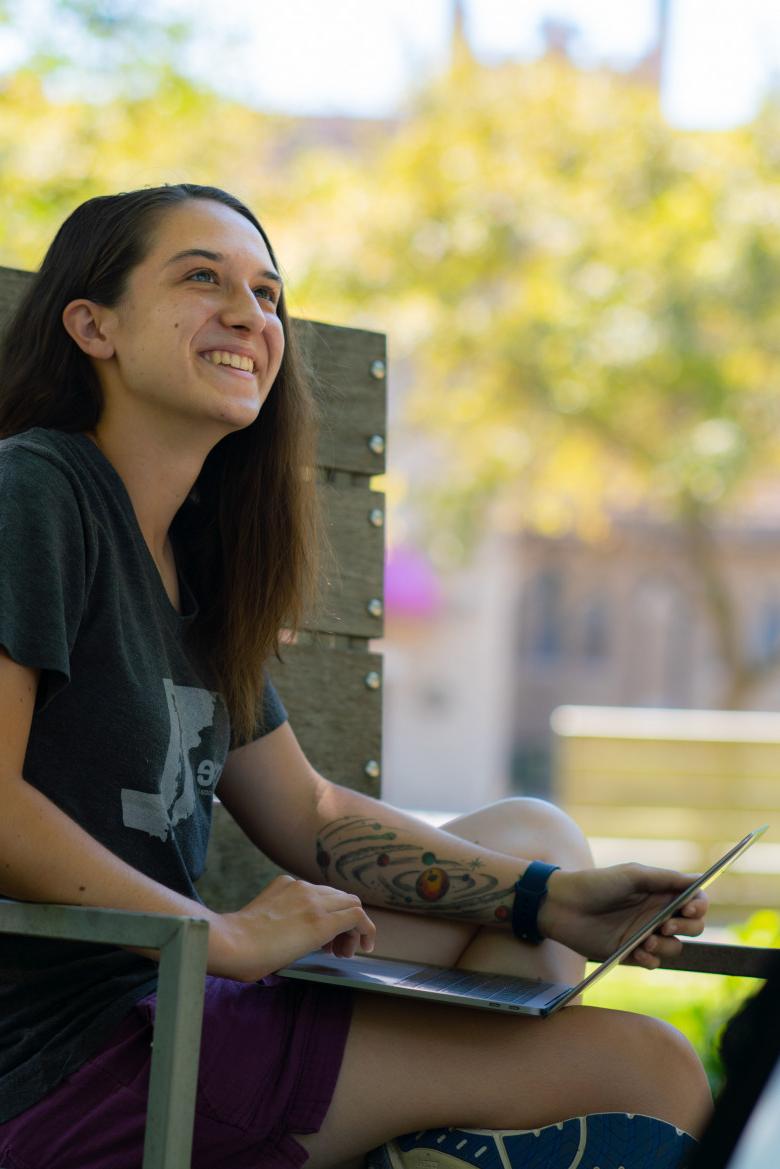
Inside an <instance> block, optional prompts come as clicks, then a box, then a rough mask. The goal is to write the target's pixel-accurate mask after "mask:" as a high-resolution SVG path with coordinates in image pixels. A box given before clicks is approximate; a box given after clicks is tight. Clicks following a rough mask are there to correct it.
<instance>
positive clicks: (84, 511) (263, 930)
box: [0, 185, 709, 1169]
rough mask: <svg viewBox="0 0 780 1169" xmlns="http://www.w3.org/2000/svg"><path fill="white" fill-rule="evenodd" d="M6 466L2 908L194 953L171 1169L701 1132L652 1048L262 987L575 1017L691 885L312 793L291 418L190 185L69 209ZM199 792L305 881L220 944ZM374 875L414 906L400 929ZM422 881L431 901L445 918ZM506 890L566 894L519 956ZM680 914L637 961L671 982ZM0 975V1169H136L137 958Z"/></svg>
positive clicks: (217, 225) (141, 1087)
mask: <svg viewBox="0 0 780 1169" xmlns="http://www.w3.org/2000/svg"><path fill="white" fill-rule="evenodd" d="M0 438H2V441H0V785H2V801H3V816H2V817H1V818H0V895H3V896H6V897H11V898H18V899H21V900H26V901H44V902H46V901H50V902H52V901H53V902H60V903H64V904H73V905H98V906H113V907H117V908H121V909H129V910H143V911H156V912H162V913H174V914H192V913H197V914H205V915H206V916H207V917H208V919H209V923H210V931H209V972H210V976H209V980H208V987H207V998H206V1008H205V1017H204V1029H203V1045H202V1055H201V1065H200V1087H199V1098H198V1106H197V1119H196V1126H195V1148H194V1154H193V1162H192V1163H193V1166H194V1167H195V1169H218V1167H220V1166H225V1167H227V1166H229V1167H230V1169H249V1167H250V1166H251V1167H254V1169H260V1167H262V1169H289V1167H292V1166H299V1165H301V1164H303V1163H304V1161H307V1157H308V1162H307V1163H308V1164H309V1165H310V1166H312V1167H314V1169H324V1167H325V1166H328V1165H332V1164H334V1163H336V1162H338V1161H341V1160H343V1159H344V1158H347V1157H355V1156H358V1155H362V1154H363V1153H364V1152H365V1151H366V1150H368V1149H370V1148H372V1147H374V1146H377V1145H380V1144H381V1143H382V1142H385V1141H389V1140H391V1138H393V1137H394V1136H396V1135H397V1134H399V1133H404V1132H408V1131H410V1130H419V1129H423V1128H425V1127H426V1126H431V1125H473V1126H476V1127H478V1128H479V1127H481V1128H484V1129H528V1128H539V1127H541V1126H547V1125H553V1124H555V1123H556V1122H559V1121H562V1120H564V1119H565V1118H567V1117H573V1116H578V1115H580V1114H586V1113H599V1114H603V1113H619V1112H622V1113H626V1112H627V1113H641V1114H646V1115H649V1116H652V1117H657V1118H660V1120H662V1121H665V1122H668V1124H669V1125H675V1126H677V1127H678V1128H680V1129H683V1130H685V1131H687V1132H691V1133H696V1132H697V1131H698V1129H699V1126H700V1125H701V1123H702V1120H703V1118H704V1116H705V1114H706V1112H707V1108H708V1099H709V1098H708V1092H707V1088H706V1083H705V1080H704V1077H703V1074H702V1071H701V1068H700V1066H699V1064H698V1062H697V1060H696V1058H695V1056H694V1055H693V1053H692V1051H691V1050H690V1048H689V1047H688V1045H687V1044H686V1042H685V1041H684V1040H683V1039H682V1037H681V1036H680V1035H678V1034H677V1033H676V1032H674V1031H672V1030H670V1029H668V1028H666V1027H665V1026H662V1025H661V1024H659V1023H658V1022H656V1021H654V1020H650V1019H645V1018H642V1017H638V1016H629V1015H625V1014H622V1013H620V1012H613V1011H601V1010H595V1009H589V1008H585V1007H582V1006H574V1007H570V1008H568V1009H566V1010H564V1011H561V1012H560V1013H558V1014H557V1015H555V1016H553V1017H551V1018H549V1019H547V1020H545V1021H537V1020H516V1019H506V1018H505V1017H501V1018H497V1017H494V1016H485V1015H484V1014H483V1013H479V1012H470V1011H468V1010H460V1009H457V1008H451V1007H444V1006H442V1007H436V1008H429V1007H426V1006H422V1007H421V1006H420V1005H419V1004H418V1003H415V1002H409V1001H406V1000H393V999H389V998H385V997H382V996H373V997H372V996H363V995H360V994H356V995H352V994H351V993H350V992H347V991H343V990H326V989H323V988H320V987H312V986H311V985H310V984H301V983H293V982H290V981H286V980H283V979H279V978H276V977H274V971H276V970H278V969H280V968H281V967H283V966H284V965H285V964H287V963H289V962H290V961H291V960H292V959H294V958H296V957H298V956H300V955H302V954H305V953H307V952H309V951H311V950H313V949H316V948H318V947H326V948H330V949H332V950H334V951H335V952H336V953H339V954H342V955H346V956H351V955H353V954H354V953H355V951H356V949H357V948H358V947H362V948H363V949H366V950H371V949H372V948H373V947H374V946H375V947H376V950H377V952H381V953H383V954H394V955H398V956H407V955H409V956H411V955H413V956H415V957H419V958H421V959H428V960H432V961H435V962H439V963H442V964H453V965H454V964H460V965H461V966H464V967H473V968H482V969H492V970H495V971H516V972H518V973H525V974H528V973H529V972H530V973H532V974H538V975H542V976H546V977H550V976H552V977H554V978H558V979H565V980H567V981H572V980H576V979H578V978H579V977H580V974H581V970H582V962H583V959H582V957H581V955H588V956H590V957H596V958H598V957H601V956H604V955H606V954H607V953H609V952H610V951H611V950H612V949H613V948H614V947H615V946H616V944H617V943H618V941H619V940H620V939H621V938H622V937H626V936H628V932H629V931H630V930H632V928H633V927H634V926H635V925H636V923H637V922H638V921H639V920H640V919H641V918H643V917H644V916H645V915H646V914H647V912H648V910H649V909H651V908H652V907H654V906H656V905H658V904H660V903H661V902H663V901H664V900H665V899H667V898H668V896H669V895H670V894H672V893H674V892H677V891H678V890H679V889H681V888H683V887H684V885H685V878H684V877H682V876H680V875H679V874H676V873H672V872H667V871H663V870H657V869H648V868H644V867H641V866H636V865H625V866H618V867H616V868H611V869H604V870H594V869H593V868H592V865H591V862H590V857H589V853H588V849H587V846H586V844H585V841H584V840H583V838H582V836H581V835H580V833H579V832H578V830H577V829H576V828H575V827H574V825H573V824H572V823H571V822H570V821H569V820H568V819H567V818H566V817H564V816H563V815H562V814H561V813H560V812H558V811H556V810H555V809H554V808H552V807H551V806H548V805H545V804H543V803H540V802H538V801H525V800H517V801H506V802H504V803H502V804H500V805H497V806H494V807H492V808H488V809H485V810H484V811H482V812H478V813H475V814H473V815H468V816H463V817H460V818H459V819H458V820H455V821H453V822H452V823H451V824H450V825H448V828H447V831H446V832H444V831H437V830H435V829H433V828H430V827H427V826H426V825H424V824H422V823H419V822H417V821H416V820H414V819H413V818H411V817H409V816H407V815H404V814H402V813H401V812H399V811H396V810H394V809H392V808H389V807H386V806H385V805H382V804H379V803H378V802H376V801H374V800H371V799H369V798H368V797H366V796H363V795H360V794H357V793H355V792H352V791H347V790H344V789H342V788H339V787H336V786H333V785H331V784H330V783H328V781H327V780H326V779H324V778H323V777H321V776H319V775H317V774H316V773H315V772H314V771H313V769H312V768H311V766H310V765H309V763H308V762H307V760H306V759H305V758H304V756H303V754H302V753H301V750H300V748H299V747H298V745H297V743H296V740H295V737H294V734H293V731H292V730H291V728H290V726H289V725H288V723H287V721H286V718H285V714H284V711H283V709H282V707H281V704H280V702H279V700H278V698H277V696H276V695H275V693H274V690H273V687H272V686H271V685H270V683H267V682H266V683H264V675H263V667H264V662H265V661H266V659H267V658H268V656H269V654H270V653H272V652H273V651H274V649H275V648H276V647H277V638H278V633H279V630H280V628H281V627H282V626H283V625H284V624H290V623H293V624H294V623H295V621H296V620H297V618H298V617H299V616H300V614H301V611H302V606H303V604H304V600H305V597H306V588H307V582H308V581H309V580H310V579H311V577H312V573H313V568H314V566H313V563H312V557H311V549H312V548H313V547H314V540H313V533H314V517H315V507H314V501H313V492H314V486H313V477H312V475H311V473H310V472H311V467H312V465H313V445H312V422H311V405H310V401H309V397H308V394H307V391H306V387H305V384H304V380H303V378H302V376H301V373H300V371H299V365H298V362H297V360H296V355H295V351H294V345H293V338H292V335H291V333H290V330H289V327H288V318H287V314H286V309H285V300H284V292H283V289H282V283H281V280H280V277H279V272H278V265H277V263H276V260H275V257H274V254H273V251H272V249H271V246H270V244H269V242H268V239H267V237H266V235H265V233H264V232H263V230H262V228H261V227H260V225H259V223H258V222H257V220H256V219H255V217H254V216H253V215H252V214H251V212H250V211H249V210H247V208H246V207H245V206H243V204H241V203H240V202H238V200H236V199H234V198H233V197H232V196H230V195H227V194H226V193H225V192H223V191H220V190H217V189H213V188H208V187H196V186H191V185H180V186H170V187H163V188H157V189H149V190H143V191H136V192H132V193H129V194H124V195H117V196H111V197H105V198H98V199H92V200H90V201H89V202H87V203H85V204H84V205H83V206H81V207H80V208H78V209H77V210H76V211H75V212H74V213H73V215H72V216H71V217H70V218H69V219H68V220H67V222H66V223H65V224H64V225H63V227H62V228H61V230H60V232H59V233H58V235H57V237H56V239H55V240H54V242H53V244H52V246H51V248H50V250H49V252H48V254H47V256H46V258H45V260H44V263H43V266H42V268H41V270H40V273H39V274H38V275H37V277H36V278H35V280H34V281H33V283H32V285H31V288H30V290H29V293H28V295H27V296H26V297H25V299H24V302H23V303H22V305H21V306H20V308H19V311H18V312H17V314H16V316H15V319H14V321H13V323H12V324H11V326H10V328H9V330H8V341H7V346H6V350H5V355H4V360H3V367H2V376H0ZM217 782H218V783H219V788H218V790H219V795H220V799H221V800H222V801H223V803H224V804H225V805H226V806H227V808H228V809H229V811H230V812H231V813H232V815H233V816H234V817H235V818H236V820H237V821H238V822H239V823H240V824H241V825H242V827H243V828H244V829H245V830H246V832H247V833H248V834H249V836H250V837H251V838H252V839H253V840H254V841H255V842H256V843H257V844H258V845H259V846H260V847H261V848H263V849H264V850H265V851H266V852H268V853H269V854H270V855H272V856H273V857H274V858H275V859H276V860H277V861H278V862H279V863H280V864H281V865H282V866H284V867H285V868H286V869H287V870H289V871H290V872H292V873H295V874H297V877H296V878H293V877H290V876H283V877H279V878H278V879H277V880H275V881H274V882H273V883H272V884H271V885H270V886H268V888H266V889H265V890H263V891H262V892H261V893H260V894H259V895H258V896H257V897H256V898H255V899H254V900H253V901H251V902H250V903H249V904H248V905H246V906H245V907H244V908H243V909H241V910H240V911H238V912H235V913H226V914H221V915H220V914H217V913H213V912H210V911H209V910H207V909H204V908H203V906H202V905H201V904H199V902H198V900H197V895H196V893H195V890H194V885H193V881H194V880H195V879H196V878H197V877H198V875H199V873H200V871H201V869H202V866H203V861H204V854H205V849H206V844H207V839H208V832H209V822H210V807H211V800H212V796H213V792H214V788H215V786H216V785H217ZM356 834H358V835H360V836H361V837H363V838H364V839H363V840H362V844H361V850H360V861H359V863H358V862H357V861H355V860H354V856H353V854H354V848H353V846H352V844H351V843H350V841H351V840H353V839H354V837H355V835H356ZM326 838H327V847H324V846H323V843H322V842H323V840H325V839H326ZM389 840H390V841H392V846H390V845H388V841H389ZM318 842H319V843H318ZM390 849H392V851H393V856H394V858H399V857H401V858H404V859H405V860H406V861H408V866H407V871H408V872H409V873H411V874H412V878H411V887H412V889H413V893H412V894H411V900H408V899H407V900H403V899H400V904H399V898H398V896H397V894H396V892H395V886H394V885H393V883H392V882H390V881H389V880H387V879H386V876H387V874H386V872H385V869H386V865H387V862H386V857H387V854H388V851H389V850H390ZM428 854H432V856H435V857H436V858H437V861H436V866H435V867H438V868H439V869H441V870H442V871H443V872H444V873H445V874H449V878H450V879H449V881H448V882H447V881H444V884H447V883H448V884H449V888H447V889H446V890H445V891H442V889H441V888H440V889H439V890H438V893H439V896H438V899H437V900H435V901H432V900H431V899H430V898H429V897H427V896H426V895H425V894H426V891H425V888H424V885H425V881H426V879H428V878H426V877H425V873H426V872H427V871H428V870H429V869H430V868H431V856H428ZM532 860H536V861H539V860H541V861H546V862H549V863H550V864H555V865H560V866H561V867H560V869H558V870H556V871H554V872H552V873H551V875H550V876H549V880H548V882H547V895H546V898H545V899H544V900H543V901H542V903H541V909H540V910H539V913H538V920H536V921H534V920H532V919H533V917H534V915H533V914H531V915H530V919H529V922H528V925H529V929H531V930H533V929H534V928H536V929H537V930H538V932H539V933H540V934H541V935H543V936H544V937H545V938H546V939H547V940H545V941H544V942H542V944H541V945H534V944H531V943H529V942H523V941H520V940H518V939H517V938H516V937H514V936H513V933H512V929H511V919H512V911H513V907H514V905H515V893H516V891H515V884H516V882H517V881H518V879H519V878H521V877H523V878H524V875H525V873H526V870H527V868H528V865H529V862H530V861H532ZM415 875H416V877H415ZM453 877H457V878H459V879H458V880H455V879H451V878H453ZM524 879H525V878H524ZM704 904H705V903H704V900H703V899H699V900H697V901H694V902H692V903H690V904H689V905H688V906H687V907H686V909H685V910H684V911H683V913H682V914H681V916H679V917H678V918H676V919H675V920H673V921H671V922H669V923H668V924H667V925H666V926H664V927H663V928H662V930H661V931H660V932H659V933H658V934H656V935H653V936H652V937H651V938H649V939H648V940H647V941H646V942H645V944H644V945H643V946H642V947H641V948H640V949H639V950H637V951H636V952H635V955H634V960H635V961H636V962H637V963H639V964H640V965H644V966H646V967H650V968H652V967H654V966H656V965H657V964H658V961H659V958H660V957H661V956H663V955H665V954H671V953H674V952H675V951H676V950H677V949H678V947H679V941H678V940H677V939H676V938H675V937H674V936H672V935H674V934H680V933H682V934H697V933H699V932H700V930H701V928H702V921H703V915H704ZM365 906H369V907H370V911H368V910H367V909H366V908H365ZM404 910H411V912H401V911H404ZM0 952H1V953H2V958H1V959H0V1165H3V1166H4V1169H47V1167H49V1166H52V1167H54V1166H56V1167H57V1169H98V1167H99V1169H131V1167H132V1169H137V1166H138V1165H139V1164H140V1157H141V1153H140V1150H141V1147H142V1139H143V1124H144V1113H145V1106H146V1097H145V1093H146V1084H147V1079H146V1077H147V1075H148V1063H149V1054H150V1052H149V1041H150V1034H151V1022H150V1021H151V1019H152V1017H153V1015H154V1009H155V998H154V988H155V965H154V961H153V957H152V956H145V955H142V954H138V953H135V952H131V951H127V950H121V949H113V948H109V947H99V946H90V947H85V946H81V945H70V944H67V943H53V942H48V941H42V940H36V939H30V938H22V937H18V938H5V939H3V941H2V949H1V950H0ZM556 1131H561V1130H556ZM669 1132H670V1133H671V1134H672V1138H674V1135H675V1134H674V1129H669ZM614 1139H616V1140H617V1139H623V1138H617V1137H615V1138H614ZM671 1144H672V1145H673V1146H674V1150H673V1152H672V1153H671V1154H669V1155H670V1156H671V1157H672V1158H673V1159H674V1157H676V1156H677V1155H678V1154H679V1148H678V1147H677V1145H676V1144H675V1141H674V1139H672V1142H671ZM467 1146H468V1140H467V1138H466V1137H464V1138H463V1143H462V1145H461V1148H466V1147H467ZM469 1147H470V1146H469ZM670 1147H671V1146H670ZM410 1150H411V1151H410ZM421 1155H423V1154H421ZM480 1155H481V1154H480ZM383 1156H384V1157H385V1159H386V1160H387V1163H388V1164H390V1163H392V1164H394V1165H414V1164H423V1163H424V1164H426V1165H433V1164H434V1163H436V1164H438V1163H439V1162H434V1161H433V1160H431V1159H430V1157H429V1159H428V1160H425V1161H419V1160H417V1161H415V1159H414V1157H415V1153H414V1149H413V1148H411V1146H410V1147H409V1148H408V1149H406V1151H404V1150H403V1149H401V1147H400V1146H399V1145H397V1144H396V1145H392V1146H388V1148H387V1149H385V1151H384V1153H383ZM424 1156H428V1154H424ZM453 1156H454V1155H453ZM475 1156H476V1154H475ZM512 1156H513V1157H515V1161H514V1162H513V1163H516V1164H518V1165H519V1164H520V1163H521V1162H522V1160H523V1158H524V1155H523V1157H520V1153H518V1154H517V1155H515V1154H512ZM470 1157H471V1154H470V1153H468V1151H467V1152H463V1153H462V1154H460V1153H459V1154H458V1155H457V1157H455V1159H454V1160H447V1161H446V1162H442V1164H444V1163H446V1164H447V1165H452V1164H464V1165H466V1164H479V1163H480V1162H479V1160H478V1159H477V1160H472V1159H469V1158H470ZM518 1157H520V1159H517V1158H518ZM621 1163H625V1164H626V1165H629V1164H631V1165H633V1164H635V1163H636V1164H639V1162H635V1161H632V1160H629V1152H626V1154H625V1159H624V1162H621ZM648 1163H649V1162H648ZM666 1163H667V1162H665V1161H662V1160H659V1159H655V1160H654V1161H653V1164H654V1165H655V1166H659V1165H662V1164H666ZM668 1163H669V1164H671V1163H672V1160H670V1161H669V1162H668Z"/></svg>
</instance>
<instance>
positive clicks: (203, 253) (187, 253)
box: [164, 248, 282, 288]
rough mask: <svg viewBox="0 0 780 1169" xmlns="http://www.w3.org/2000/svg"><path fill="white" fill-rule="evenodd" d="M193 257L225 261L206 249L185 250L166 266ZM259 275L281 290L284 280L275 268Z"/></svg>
mask: <svg viewBox="0 0 780 1169" xmlns="http://www.w3.org/2000/svg"><path fill="white" fill-rule="evenodd" d="M192 256H200V257H201V258H202V259H204V260H213V261H215V262H216V263H221V261H222V260H224V259H225V256H224V255H223V253H222V252H210V251H208V250H207V249H206V248H185V250H184V251H183V252H177V253H176V255H175V256H171V258H170V260H166V261H165V265H164V266H165V267H166V268H167V267H168V266H169V265H170V264H175V263H177V261H178V260H186V259H188V258H190V257H192ZM259 275H260V276H262V277H263V279H265V280H273V282H274V283H275V284H278V285H279V287H280V288H281V286H282V278H281V276H280V275H279V273H278V272H275V271H274V270H273V268H268V269H266V270H265V271H264V272H260V273H259Z"/></svg>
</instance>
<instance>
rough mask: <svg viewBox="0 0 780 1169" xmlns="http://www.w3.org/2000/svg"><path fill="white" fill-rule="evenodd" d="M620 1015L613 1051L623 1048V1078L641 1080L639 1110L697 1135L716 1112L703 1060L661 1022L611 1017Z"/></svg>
mask: <svg viewBox="0 0 780 1169" xmlns="http://www.w3.org/2000/svg"><path fill="white" fill-rule="evenodd" d="M610 1014H613V1015H614V1016H618V1018H617V1019H616V1022H617V1024H618V1031H619V1032H620V1034H619V1035H613V1037H612V1039H613V1043H612V1044H611V1050H612V1053H613V1055H614V1053H615V1052H617V1051H619V1050H620V1049H622V1051H623V1056H624V1059H625V1061H626V1064H625V1066H624V1068H623V1072H622V1073H621V1074H622V1075H623V1077H624V1078H625V1080H626V1082H627V1083H628V1082H630V1080H631V1079H632V1077H633V1075H636V1074H637V1073H639V1075H640V1076H641V1081H642V1085H641V1090H640V1094H639V1098H638V1099H637V1102H636V1103H635V1104H633V1105H630V1108H632V1109H633V1110H635V1111H647V1112H648V1113H649V1114H650V1115H654V1116H658V1117H660V1118H661V1119H663V1120H667V1121H669V1122H670V1123H672V1124H675V1125H677V1127H678V1128H681V1129H684V1130H685V1131H686V1132H689V1133H691V1134H692V1135H693V1136H697V1135H698V1134H699V1133H700V1132H701V1129H702V1128H703V1127H704V1124H705V1123H706V1120H707V1119H708V1116H709V1112H710V1109H711V1107H712V1094H711V1092H710V1088H709V1084H708V1082H707V1077H706V1075H705V1073H704V1068H703V1067H702V1064H701V1061H700V1059H699V1057H698V1055H697V1054H696V1052H695V1050H694V1048H693V1046H692V1045H691V1043H690V1042H689V1040H688V1039H687V1038H686V1037H685V1036H684V1035H683V1034H682V1032H681V1031H678V1030H677V1028H676V1027H673V1026H672V1025H671V1024H670V1023H666V1022H664V1021H663V1020H661V1019H655V1018H651V1017H649V1016H647V1015H637V1014H629V1013H624V1012H621V1011H617V1012H610Z"/></svg>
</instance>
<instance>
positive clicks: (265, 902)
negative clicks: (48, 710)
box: [0, 648, 373, 981]
mask: <svg viewBox="0 0 780 1169" xmlns="http://www.w3.org/2000/svg"><path fill="white" fill-rule="evenodd" d="M37 684H38V677H37V673H36V672H35V671H34V670H30V669H27V668H26V667H23V666H20V665H18V664H17V663H16V662H14V661H12V660H11V659H10V658H9V657H8V655H7V654H6V653H5V652H4V651H3V650H2V649H1V648H0V798H2V801H3V808H4V815H3V816H2V817H0V858H2V861H1V862H0V895H3V896H6V897H14V898H18V899H20V900H25V901H51V902H56V903H58V904H65V905H96V906H106V907H111V908H114V909H129V910H138V911H143V912H153V913H172V914H177V915H180V916H187V915H194V916H196V917H205V918H207V920H208V921H209V925H210V929H209V970H210V971H211V972H212V973H215V974H224V975H226V976H229V977H232V978H238V979H246V980H250V981H251V980H253V979H257V978H260V977H262V976H263V975H265V974H268V973H270V972H271V971H273V970H277V969H279V967H280V966H282V965H284V964H285V963H286V962H288V961H291V960H292V958H294V957H297V956H299V955H300V954H304V953H306V952H307V951H308V950H311V949H315V948H316V947H317V946H321V945H328V944H331V943H333V942H334V941H336V942H337V945H338V941H337V940H338V939H339V938H340V937H341V936H342V935H345V936H347V937H350V939H351V932H352V931H353V930H355V931H357V933H358V934H359V935H360V936H362V938H363V939H364V942H365V944H368V945H369V946H370V944H371V940H372V938H373V926H372V924H371V922H370V921H369V919H368V918H367V916H366V914H365V912H364V911H363V909H362V908H361V906H360V903H359V901H358V898H357V897H355V896H352V895H350V894H345V893H343V892H341V891H339V890H324V889H322V888H318V887H315V886H314V885H312V884H309V883H307V882H296V881H293V880H292V879H291V878H289V877H281V878H279V879H278V881H276V882H274V883H273V885H272V886H269V888H268V889H266V890H264V892H263V893H262V894H261V895H260V896H259V897H257V898H255V899H254V900H253V901H252V902H250V903H249V905H248V906H245V907H244V908H243V909H242V910H240V911H238V912H237V913H230V914H217V913H214V912H212V911H211V910H208V909H206V908H205V907H204V906H203V905H201V904H200V903H199V902H197V901H193V900H191V899H190V898H188V897H184V896H182V895H181V894H178V893H176V892H174V891H173V890H171V889H168V888H166V887H165V886H164V885H161V884H159V883H158V882H156V881H154V880H152V879H151V878H150V877H147V876H145V875H144V874H143V873H141V872H139V871H138V870H137V869H134V868H133V867H132V866H130V865H128V864H126V863H125V862H124V861H122V860H121V859H120V858H119V857H117V856H115V855H114V854H113V853H112V852H110V851H109V850H108V849H107V848H105V847H104V846H103V845H102V844H100V843H99V842H98V841H96V840H95V839H94V838H93V837H91V836H90V835H88V834H87V833H86V832H85V831H84V830H83V829H82V828H80V827H79V825H78V824H77V823H75V821H74V820H72V819H71V818H70V817H69V816H67V815H66V814H65V813H64V812H62V811H61V810H60V809H59V808H58V807H57V806H56V805H55V804H53V803H52V802H51V801H50V800H48V799H47V798H46V797H45V796H43V795H42V794H41V793H40V792H39V791H37V790H36V789H35V788H34V787H33V786H32V785H31V784H29V783H28V782H27V781H26V780H25V778H24V775H23V764H24V756H25V753H26V747H27V740H28V737H29V733H30V726H31V722H32V717H33V710H34V703H35V694H36V689H37ZM280 927H283V928H280ZM349 944H350V946H351V944H352V943H351V940H350V943H349Z"/></svg>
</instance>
